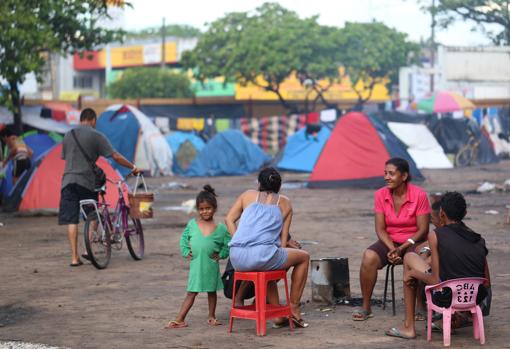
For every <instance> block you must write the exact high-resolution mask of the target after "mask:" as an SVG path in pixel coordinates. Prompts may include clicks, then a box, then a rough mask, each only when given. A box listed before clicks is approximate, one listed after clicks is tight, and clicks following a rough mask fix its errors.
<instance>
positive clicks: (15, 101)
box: [9, 81, 23, 135]
mask: <svg viewBox="0 0 510 349" xmlns="http://www.w3.org/2000/svg"><path fill="white" fill-rule="evenodd" d="M9 88H10V94H11V101H12V114H13V116H14V131H15V132H16V133H17V134H18V135H21V133H22V132H23V125H22V123H21V98H20V96H19V90H18V83H17V81H9Z"/></svg>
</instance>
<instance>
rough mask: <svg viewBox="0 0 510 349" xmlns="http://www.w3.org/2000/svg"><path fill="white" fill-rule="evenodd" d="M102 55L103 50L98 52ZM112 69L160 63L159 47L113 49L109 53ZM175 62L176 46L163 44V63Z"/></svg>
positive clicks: (156, 45)
mask: <svg viewBox="0 0 510 349" xmlns="http://www.w3.org/2000/svg"><path fill="white" fill-rule="evenodd" d="M100 54H102V55H104V50H103V51H101V52H100ZM110 54H111V63H112V68H118V67H138V66H143V65H146V64H158V63H160V62H161V45H160V44H150V45H137V46H126V47H115V48H112V49H111V51H110ZM101 58H102V57H101V55H100V57H99V60H100V61H102V60H101ZM176 61H177V44H176V43H175V42H168V43H166V44H165V62H166V63H175V62H176Z"/></svg>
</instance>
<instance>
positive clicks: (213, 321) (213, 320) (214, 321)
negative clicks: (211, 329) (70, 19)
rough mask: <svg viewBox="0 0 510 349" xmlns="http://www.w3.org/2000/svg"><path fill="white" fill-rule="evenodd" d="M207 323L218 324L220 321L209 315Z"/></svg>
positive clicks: (210, 324)
mask: <svg viewBox="0 0 510 349" xmlns="http://www.w3.org/2000/svg"><path fill="white" fill-rule="evenodd" d="M207 324H208V325H209V326H219V325H222V323H221V322H219V321H218V319H216V318H213V317H210V318H209V319H208V320H207Z"/></svg>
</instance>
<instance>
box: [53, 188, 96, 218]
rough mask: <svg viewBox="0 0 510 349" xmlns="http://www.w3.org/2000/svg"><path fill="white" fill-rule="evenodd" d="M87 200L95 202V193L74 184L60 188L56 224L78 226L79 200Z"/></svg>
mask: <svg viewBox="0 0 510 349" xmlns="http://www.w3.org/2000/svg"><path fill="white" fill-rule="evenodd" d="M88 199H94V200H96V201H97V193H96V192H94V191H91V190H89V189H87V188H85V187H82V186H81V185H78V184H76V183H71V184H68V185H66V186H65V187H64V188H62V191H61V192H60V208H59V210H58V224H59V225H67V224H78V222H79V221H80V200H88Z"/></svg>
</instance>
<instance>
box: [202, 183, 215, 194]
mask: <svg viewBox="0 0 510 349" xmlns="http://www.w3.org/2000/svg"><path fill="white" fill-rule="evenodd" d="M204 191H206V192H208V193H211V194H212V195H214V196H218V195H216V192H215V191H214V188H213V187H211V186H210V185H209V184H206V185H204Z"/></svg>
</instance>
